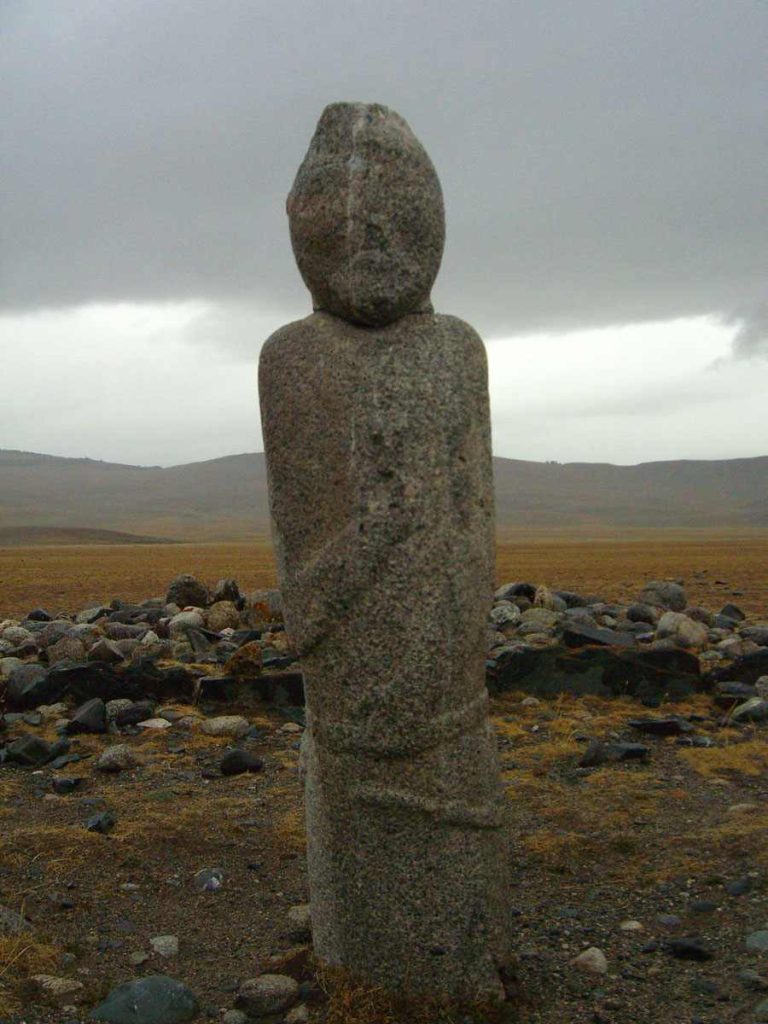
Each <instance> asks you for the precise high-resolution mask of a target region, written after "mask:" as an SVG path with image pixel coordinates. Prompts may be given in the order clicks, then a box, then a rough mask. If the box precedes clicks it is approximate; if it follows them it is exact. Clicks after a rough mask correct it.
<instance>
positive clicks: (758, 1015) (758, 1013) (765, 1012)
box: [752, 999, 768, 1024]
mask: <svg viewBox="0 0 768 1024" xmlns="http://www.w3.org/2000/svg"><path fill="white" fill-rule="evenodd" d="M752 1014H753V1016H754V1019H755V1024H765V1022H766V1021H768V999H763V1000H762V1001H761V1002H759V1003H758V1004H757V1006H756V1007H755V1008H754V1010H753V1011H752Z"/></svg>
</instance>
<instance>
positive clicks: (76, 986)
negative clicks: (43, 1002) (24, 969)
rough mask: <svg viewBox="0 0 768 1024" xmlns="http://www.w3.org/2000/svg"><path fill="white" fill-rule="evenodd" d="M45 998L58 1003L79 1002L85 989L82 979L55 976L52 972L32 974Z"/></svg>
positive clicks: (60, 1004) (61, 1004)
mask: <svg viewBox="0 0 768 1024" xmlns="http://www.w3.org/2000/svg"><path fill="white" fill-rule="evenodd" d="M31 980H32V981H33V982H34V984H35V985H36V986H37V988H38V989H39V991H40V994H41V995H42V996H43V997H44V998H45V999H50V1000H52V1001H53V1002H56V1003H58V1004H59V1006H63V1005H66V1004H67V1003H76V1002H80V999H81V997H82V994H83V990H84V989H85V985H83V983H82V981H76V980H75V979H74V978H57V977H54V975H52V974H33V975H32V979H31Z"/></svg>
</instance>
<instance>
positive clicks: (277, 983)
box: [235, 974, 299, 1017]
mask: <svg viewBox="0 0 768 1024" xmlns="http://www.w3.org/2000/svg"><path fill="white" fill-rule="evenodd" d="M298 998H299V983H298V982H297V981H294V979H293V978H289V977H288V976H287V975H285V974H261V975H259V977H258V978H251V979H249V980H248V981H244V982H243V984H242V985H241V986H240V989H239V991H238V993H237V998H236V999H235V1006H236V1007H237V1008H238V1009H240V1010H245V1012H246V1013H247V1014H249V1016H252V1017H261V1016H264V1015H266V1014H269V1013H284V1012H285V1011H286V1010H287V1009H288V1008H289V1007H291V1006H293V1004H294V1003H295V1002H296V1000H297V999H298Z"/></svg>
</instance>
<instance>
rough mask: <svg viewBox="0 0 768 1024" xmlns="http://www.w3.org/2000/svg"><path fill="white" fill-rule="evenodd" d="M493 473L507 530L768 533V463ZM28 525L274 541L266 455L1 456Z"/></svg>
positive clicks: (14, 522) (499, 465) (2, 514)
mask: <svg viewBox="0 0 768 1024" xmlns="http://www.w3.org/2000/svg"><path fill="white" fill-rule="evenodd" d="M494 472H495V479H496V502H497V521H498V525H499V527H500V528H501V529H502V530H503V529H505V528H511V527H515V526H525V527H536V526H542V527H558V528H560V527H574V528H579V527H660V526H663V527H686V528H693V527H715V528H721V527H731V528H733V527H754V526H762V527H768V456H763V457H760V458H753V459H729V460H722V461H711V462H704V461H695V462H694V461H679V462H646V463H642V464H641V465H639V466H612V465H608V464H592V463H568V464H564V465H559V464H557V463H538V462H523V461H520V460H517V459H494ZM20 526H23V527H25V528H29V527H46V528H48V529H50V528H54V527H55V528H57V529H72V528H76V529H78V530H82V529H87V530H89V531H94V530H111V531H120V532H123V533H130V534H139V535H141V536H140V538H139V540H141V541H144V542H147V541H151V540H152V539H153V538H161V537H165V538H175V539H180V540H190V539H197V540H221V539H227V538H229V539H232V540H240V539H242V538H245V537H248V536H252V535H253V534H254V533H261V534H264V533H266V532H267V531H268V529H269V516H268V506H267V491H266V471H265V465H264V456H263V455H262V454H260V453H259V454H247V455H231V456H227V457H226V458H221V459H212V460H210V461H208V462H193V463H189V464H188V465H183V466H171V467H170V468H168V469H162V468H160V467H156V466H155V467H140V466H126V465H120V464H116V463H110V462H96V461H94V460H92V459H63V458H58V457H55V456H51V455H37V454H34V453H30V452H17V451H0V527H5V528H6V529H8V528H18V527H20ZM114 542H115V543H117V542H118V541H117V540H115V541H114ZM3 543H7V541H3V540H2V535H0V544H3ZM17 543H18V542H17ZM73 543H74V541H73Z"/></svg>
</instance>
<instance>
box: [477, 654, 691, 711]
mask: <svg viewBox="0 0 768 1024" xmlns="http://www.w3.org/2000/svg"><path fill="white" fill-rule="evenodd" d="M486 682H487V686H488V689H489V691H490V692H491V693H492V694H493V693H503V692H506V691H509V690H520V691H523V692H525V693H531V694H534V695H535V696H538V697H551V696H555V695H557V694H559V693H574V694H587V693H591V694H596V695H598V696H603V697H609V696H616V697H623V696H631V697H635V698H637V699H638V700H642V701H646V702H652V703H656V702H657V701H660V700H681V699H682V698H684V697H688V696H690V695H691V694H694V693H699V692H701V691H703V690H708V689H709V683H708V681H707V680H705V679H703V678H702V676H701V674H700V671H699V660H698V658H697V657H696V656H695V655H693V654H691V653H690V652H689V651H684V650H681V649H679V648H675V649H672V650H652V651H648V650H640V649H637V648H624V647H584V648H582V649H580V650H569V649H568V648H566V647H545V648H541V649H534V648H529V647H525V648H520V649H517V650H512V651H506V652H505V653H504V654H503V655H502V656H501V657H500V658H499V659H498V661H496V662H495V663H494V664H492V665H491V666H489V670H488V672H487V676H486Z"/></svg>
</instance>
